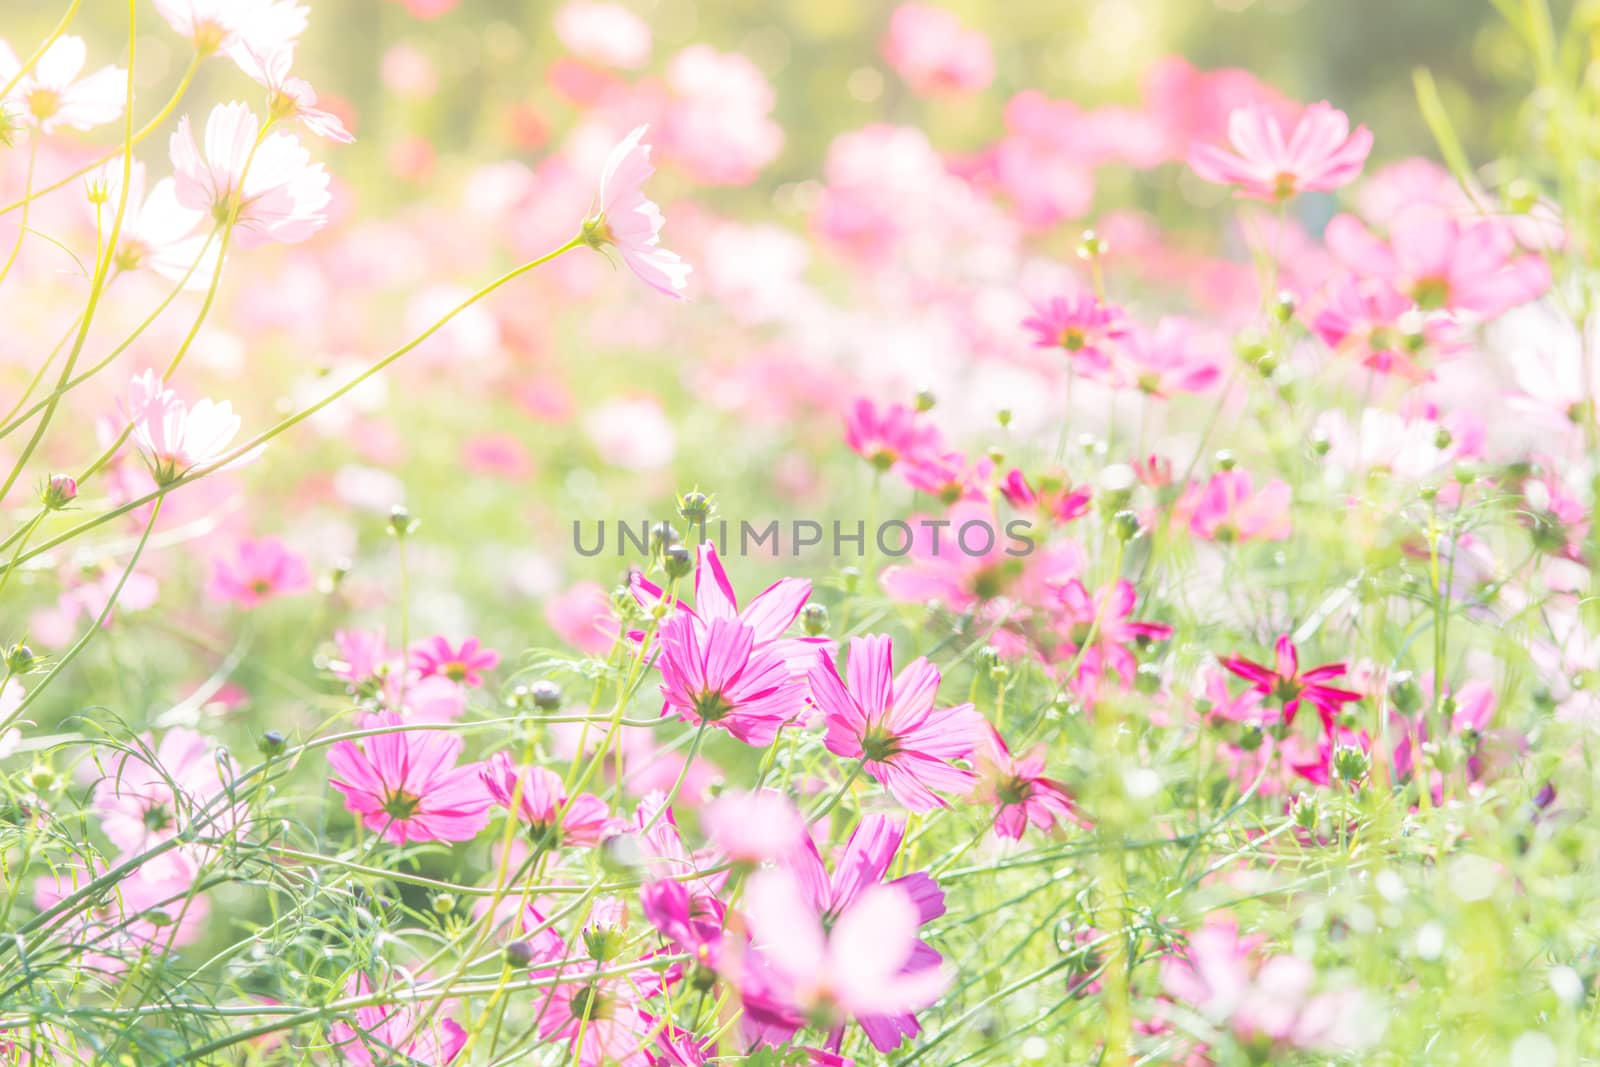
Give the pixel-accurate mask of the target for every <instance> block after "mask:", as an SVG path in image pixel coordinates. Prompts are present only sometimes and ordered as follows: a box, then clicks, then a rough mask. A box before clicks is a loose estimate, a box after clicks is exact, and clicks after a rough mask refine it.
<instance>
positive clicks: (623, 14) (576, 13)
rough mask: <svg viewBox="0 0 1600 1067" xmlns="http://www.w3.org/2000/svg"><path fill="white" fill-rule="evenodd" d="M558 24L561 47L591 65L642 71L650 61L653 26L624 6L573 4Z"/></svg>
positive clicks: (581, 0) (580, 0) (576, 0)
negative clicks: (651, 29) (640, 69)
mask: <svg viewBox="0 0 1600 1067" xmlns="http://www.w3.org/2000/svg"><path fill="white" fill-rule="evenodd" d="M555 23H556V36H557V37H559V38H560V39H561V43H562V44H563V45H565V46H566V47H567V48H568V49H569V50H570V51H571V52H572V53H573V54H574V55H576V56H577V57H578V58H580V59H583V60H586V61H588V62H590V63H598V64H600V65H601V66H604V67H617V68H619V69H621V70H638V69H639V68H640V67H642V66H644V65H645V63H647V62H649V60H650V24H649V23H647V22H645V21H644V19H642V18H640V17H639V16H638V15H635V14H634V13H633V12H632V11H629V10H628V9H627V8H625V7H623V6H622V5H621V4H611V3H595V2H592V0H570V2H569V3H566V4H563V5H562V6H561V9H560V10H559V11H557V12H556V19H555Z"/></svg>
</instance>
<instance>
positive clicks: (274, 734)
mask: <svg viewBox="0 0 1600 1067" xmlns="http://www.w3.org/2000/svg"><path fill="white" fill-rule="evenodd" d="M285 745H286V742H285V740H284V736H283V734H282V733H281V732H280V731H278V730H268V731H267V732H266V733H264V734H262V735H261V736H260V737H259V738H257V739H256V748H258V749H260V750H261V754H262V755H263V756H265V757H267V758H268V759H272V758H273V757H274V756H281V755H283V750H284V747H285Z"/></svg>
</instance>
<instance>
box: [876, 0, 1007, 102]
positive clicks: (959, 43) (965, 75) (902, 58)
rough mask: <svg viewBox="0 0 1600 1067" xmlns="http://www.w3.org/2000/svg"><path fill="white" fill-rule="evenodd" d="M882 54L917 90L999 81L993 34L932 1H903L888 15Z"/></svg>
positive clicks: (963, 88)
mask: <svg viewBox="0 0 1600 1067" xmlns="http://www.w3.org/2000/svg"><path fill="white" fill-rule="evenodd" d="M883 58H884V60H885V62H887V63H888V64H889V66H890V67H892V68H894V71H895V73H897V74H899V75H900V77H902V78H904V79H905V81H906V84H907V85H909V86H910V87H911V90H912V92H915V93H920V94H923V95H930V94H934V93H939V92H958V93H969V92H979V91H981V90H983V89H986V88H988V86H989V83H990V82H991V81H993V80H994V53H993V51H992V50H991V49H990V48H989V39H988V38H987V37H985V36H984V35H983V34H982V33H979V32H978V31H977V30H969V29H967V28H966V27H965V26H963V25H962V24H961V20H960V19H958V18H956V16H955V15H954V14H952V13H951V12H949V11H945V10H944V9H942V8H937V7H932V6H930V5H928V4H918V3H908V4H901V5H900V6H899V7H897V8H895V9H894V14H893V15H891V16H890V17H889V34H888V36H887V37H885V38H884V42H883Z"/></svg>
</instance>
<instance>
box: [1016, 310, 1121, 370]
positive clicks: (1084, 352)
mask: <svg viewBox="0 0 1600 1067" xmlns="http://www.w3.org/2000/svg"><path fill="white" fill-rule="evenodd" d="M1022 326H1023V329H1025V330H1027V331H1029V332H1030V333H1032V334H1033V338H1034V340H1033V343H1034V346H1035V347H1037V348H1060V349H1062V350H1064V351H1065V352H1066V353H1067V356H1068V357H1069V358H1070V359H1071V360H1072V361H1073V363H1074V364H1075V365H1077V366H1078V367H1080V368H1081V369H1082V370H1084V371H1086V372H1088V373H1093V374H1104V373H1107V372H1108V371H1109V370H1110V369H1111V361H1112V358H1113V356H1114V355H1115V354H1116V349H1117V346H1118V345H1119V344H1120V342H1121V341H1122V339H1123V338H1125V337H1126V336H1127V335H1128V331H1129V329H1130V323H1129V321H1128V316H1127V315H1126V314H1125V313H1124V312H1123V310H1122V309H1121V308H1119V307H1117V306H1116V305H1115V304H1107V303H1106V302H1105V301H1103V300H1101V299H1100V298H1099V297H1097V296H1095V295H1094V294H1093V293H1092V292H1088V291H1087V290H1085V291H1080V292H1078V293H1075V294H1072V295H1070V296H1057V297H1052V298H1051V299H1050V300H1048V301H1044V302H1042V303H1039V304H1036V305H1035V306H1034V309H1033V315H1032V316H1031V317H1030V318H1027V319H1024V320H1023V322H1022Z"/></svg>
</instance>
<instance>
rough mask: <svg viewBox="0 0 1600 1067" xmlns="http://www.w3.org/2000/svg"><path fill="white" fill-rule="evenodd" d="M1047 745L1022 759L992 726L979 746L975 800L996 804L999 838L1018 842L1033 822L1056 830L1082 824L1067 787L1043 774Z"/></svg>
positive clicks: (996, 833) (995, 826)
mask: <svg viewBox="0 0 1600 1067" xmlns="http://www.w3.org/2000/svg"><path fill="white" fill-rule="evenodd" d="M1044 757H1045V746H1044V745H1043V744H1039V745H1036V746H1034V748H1033V750H1032V751H1031V752H1029V753H1028V754H1027V755H1026V756H1024V757H1022V758H1021V759H1016V758H1014V757H1013V756H1012V755H1011V749H1010V748H1008V747H1007V746H1006V743H1005V739H1004V738H1002V737H1001V736H1000V734H999V732H998V731H996V730H995V729H994V728H993V727H992V726H991V727H989V728H988V729H987V730H985V731H984V734H983V740H982V742H981V743H980V744H979V745H978V751H977V764H978V788H977V791H976V792H975V793H974V794H973V797H974V799H976V800H980V801H983V802H985V803H988V804H993V805H994V832H995V835H996V836H997V837H1009V838H1011V839H1012V840H1019V839H1020V838H1021V837H1022V832H1023V831H1024V830H1026V829H1027V828H1028V824H1029V823H1032V824H1033V825H1034V826H1037V827H1038V828H1039V829H1041V830H1053V829H1055V826H1056V823H1057V822H1061V821H1072V822H1078V821H1081V820H1080V819H1079V817H1078V808H1077V805H1076V804H1075V803H1073V800H1072V794H1071V793H1070V792H1068V791H1067V787H1066V786H1064V785H1062V784H1061V783H1060V782H1058V781H1056V780H1055V779H1054V778H1047V777H1045V774H1044Z"/></svg>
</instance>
